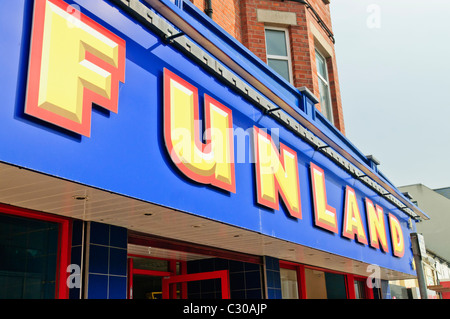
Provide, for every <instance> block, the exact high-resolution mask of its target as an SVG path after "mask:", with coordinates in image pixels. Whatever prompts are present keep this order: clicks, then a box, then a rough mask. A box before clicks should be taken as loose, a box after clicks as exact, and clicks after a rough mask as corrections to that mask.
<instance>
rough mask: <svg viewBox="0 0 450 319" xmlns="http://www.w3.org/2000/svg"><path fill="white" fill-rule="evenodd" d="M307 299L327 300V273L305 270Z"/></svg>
mask: <svg viewBox="0 0 450 319" xmlns="http://www.w3.org/2000/svg"><path fill="white" fill-rule="evenodd" d="M305 281H306V297H307V298H308V299H327V287H326V284H325V273H324V272H323V271H319V270H313V269H309V268H305Z"/></svg>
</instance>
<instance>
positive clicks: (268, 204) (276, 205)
mask: <svg viewBox="0 0 450 319" xmlns="http://www.w3.org/2000/svg"><path fill="white" fill-rule="evenodd" d="M253 129H254V145H255V150H254V153H255V169H256V189H257V202H258V203H259V204H261V205H264V206H266V207H269V208H272V209H274V210H279V209H280V204H279V196H278V194H279V195H280V196H281V198H282V199H283V202H284V204H285V205H286V208H287V209H288V212H289V215H291V216H292V217H294V218H298V219H302V202H301V198H300V181H299V176H298V166H297V165H295V170H296V171H295V172H294V173H293V174H295V177H296V184H297V185H296V187H297V189H298V206H299V207H298V208H299V211H298V212H296V211H295V210H294V209H293V208H292V206H291V205H290V204H289V201H288V200H287V198H286V195H285V194H284V192H283V189H282V188H281V187H280V184H279V182H278V180H277V178H276V177H275V175H274V176H273V178H274V182H275V192H276V193H277V194H275V201H274V202H272V201H269V200H267V199H264V198H263V197H262V196H261V179H260V158H259V151H258V150H259V139H258V135H262V136H263V137H265V138H266V139H268V140H269V141H270V142H271V144H272V148H273V149H275V150H277V147H276V145H275V143H274V142H273V140H272V137H271V136H270V135H269V134H268V133H266V132H265V131H264V130H262V129H260V128H258V127H257V126H253ZM284 151H287V152H288V153H290V154H291V155H293V156H294V158H295V162H297V163H298V159H297V153H296V152H295V151H293V150H292V149H290V148H289V147H287V146H286V145H284V144H283V143H280V151H279V152H277V153H278V154H277V156H278V159H279V161H280V164H281V166H282V167H283V169H284Z"/></svg>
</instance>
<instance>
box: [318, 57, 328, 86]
mask: <svg viewBox="0 0 450 319" xmlns="http://www.w3.org/2000/svg"><path fill="white" fill-rule="evenodd" d="M316 64H317V73H319V74H320V75H321V76H322V77H323V78H324V79H325V80H326V81H328V77H327V63H326V61H325V59H324V58H323V56H322V55H321V54H320V53H319V52H317V51H316Z"/></svg>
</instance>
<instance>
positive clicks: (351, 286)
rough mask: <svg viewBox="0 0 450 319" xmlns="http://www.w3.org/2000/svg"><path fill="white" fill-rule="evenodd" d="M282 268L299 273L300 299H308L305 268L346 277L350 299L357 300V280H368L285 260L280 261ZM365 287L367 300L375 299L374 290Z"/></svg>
mask: <svg viewBox="0 0 450 319" xmlns="http://www.w3.org/2000/svg"><path fill="white" fill-rule="evenodd" d="M280 268H286V269H291V270H296V271H297V287H298V296H299V299H306V298H307V291H306V281H305V268H308V269H314V270H319V271H323V272H329V273H334V274H340V275H344V276H345V286H346V287H345V290H346V292H347V298H348V299H355V298H356V294H355V280H358V281H364V280H367V277H363V276H357V275H352V274H348V273H343V272H339V271H334V270H328V269H323V268H319V267H313V266H305V265H302V264H297V263H293V262H288V261H284V260H280ZM364 287H365V295H366V299H374V295H373V290H372V289H370V288H369V287H368V286H367V285H364Z"/></svg>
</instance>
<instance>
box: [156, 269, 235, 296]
mask: <svg viewBox="0 0 450 319" xmlns="http://www.w3.org/2000/svg"><path fill="white" fill-rule="evenodd" d="M208 279H220V281H221V292H222V299H230V287H229V275H228V270H217V271H210V272H202V273H196V274H186V275H178V276H171V277H167V278H163V280H162V286H163V288H162V290H163V299H169V296H170V293H169V292H170V289H169V285H171V284H175V283H183V282H189V281H199V280H208Z"/></svg>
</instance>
